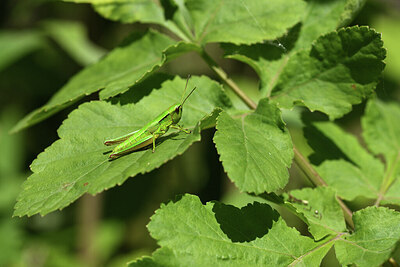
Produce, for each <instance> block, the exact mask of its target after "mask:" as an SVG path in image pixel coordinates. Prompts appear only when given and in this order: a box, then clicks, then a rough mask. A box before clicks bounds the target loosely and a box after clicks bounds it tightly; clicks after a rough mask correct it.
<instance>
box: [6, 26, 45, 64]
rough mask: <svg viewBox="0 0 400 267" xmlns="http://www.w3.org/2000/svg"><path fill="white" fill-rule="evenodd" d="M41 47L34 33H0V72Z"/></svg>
mask: <svg viewBox="0 0 400 267" xmlns="http://www.w3.org/2000/svg"><path fill="white" fill-rule="evenodd" d="M43 45H44V42H43V39H42V35H41V34H40V33H39V32H36V31H0V71H1V70H2V69H4V68H6V67H8V66H9V65H11V64H12V63H14V62H15V61H17V60H18V59H20V58H22V57H23V56H25V55H27V54H29V53H31V52H33V51H35V50H37V49H39V48H40V47H42V46H43Z"/></svg>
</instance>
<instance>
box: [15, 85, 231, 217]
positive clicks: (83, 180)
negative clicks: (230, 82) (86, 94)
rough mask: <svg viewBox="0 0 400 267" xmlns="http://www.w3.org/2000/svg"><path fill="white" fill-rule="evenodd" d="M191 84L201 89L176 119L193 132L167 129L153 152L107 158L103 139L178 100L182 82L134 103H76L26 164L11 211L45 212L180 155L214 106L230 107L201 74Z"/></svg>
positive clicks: (133, 126) (133, 127)
mask: <svg viewBox="0 0 400 267" xmlns="http://www.w3.org/2000/svg"><path fill="white" fill-rule="evenodd" d="M192 84H196V86H198V87H199V88H201V89H202V90H198V91H196V92H195V93H194V94H193V95H192V96H191V97H190V98H189V99H188V100H187V103H186V104H185V106H184V115H183V118H182V120H181V122H182V124H183V125H185V127H188V128H191V129H193V133H192V134H185V133H177V132H172V133H171V134H169V135H167V136H165V137H163V138H162V139H160V141H159V142H158V143H159V145H158V146H157V149H156V151H155V153H154V154H153V153H152V151H151V150H141V151H137V152H135V153H131V154H129V155H127V156H124V157H121V158H120V159H118V160H114V161H111V160H109V159H108V156H109V152H111V149H110V147H106V146H104V145H103V143H104V141H105V140H106V139H107V138H112V137H116V136H121V135H122V134H124V133H127V132H132V131H134V130H137V129H139V128H141V127H142V126H143V125H144V124H146V123H147V122H148V121H150V120H152V119H153V118H154V117H155V116H156V114H159V113H161V112H162V111H164V110H165V109H167V108H168V107H169V106H171V105H173V104H175V103H179V101H180V98H181V95H182V93H183V88H184V87H185V80H182V79H180V78H175V79H174V80H173V81H166V82H165V83H163V84H162V85H161V89H160V90H156V91H154V92H153V93H152V94H151V95H150V96H148V97H145V98H143V99H142V100H141V101H140V102H138V103H137V104H127V105H123V106H120V105H112V104H111V103H107V102H102V101H93V102H90V103H86V104H83V105H81V106H80V107H79V108H78V109H77V110H76V111H74V112H72V113H71V115H70V116H69V118H68V119H67V120H65V121H64V123H63V125H62V126H61V127H60V129H59V130H58V134H59V136H60V140H58V141H56V142H55V143H54V144H53V145H52V146H50V147H49V148H47V149H46V150H45V151H44V152H43V153H41V154H40V155H39V156H38V158H37V159H36V160H35V161H34V162H33V163H32V165H31V169H32V171H33V172H34V173H33V174H32V175H31V176H30V177H29V178H28V180H27V181H26V182H25V183H24V188H23V192H22V194H21V195H20V196H19V198H18V203H17V205H16V210H15V213H14V214H15V215H17V216H22V215H25V214H26V215H33V214H35V213H39V212H40V213H41V214H42V215H45V214H47V213H49V212H51V211H54V210H56V209H60V208H63V207H65V206H68V205H69V204H70V203H71V202H72V201H74V200H76V199H77V198H79V197H80V196H81V195H83V194H84V193H86V192H88V193H91V194H96V193H99V192H101V191H103V190H105V189H108V188H110V187H113V186H115V185H117V184H119V185H120V184H122V183H123V182H124V181H125V180H126V179H127V178H128V177H133V176H135V175H136V174H139V173H146V172H149V171H151V170H153V169H154V168H157V167H159V166H160V165H162V164H163V163H165V162H166V161H168V160H170V159H172V158H174V157H175V156H177V155H180V154H182V153H183V152H184V151H185V150H186V149H187V148H188V147H189V146H190V145H191V144H192V143H193V142H196V141H199V140H200V131H201V130H202V129H203V128H204V125H206V126H208V127H209V126H210V122H209V120H208V118H207V117H208V116H209V115H210V114H211V113H213V111H214V109H215V108H225V109H226V108H229V107H230V102H229V99H227V97H226V96H225V95H224V93H223V91H222V89H221V87H220V86H219V85H218V84H217V83H215V82H213V81H211V80H210V79H208V78H206V77H193V78H192V80H191V82H190V84H189V86H191V85H192ZM140 87H141V86H140V85H139V86H137V87H134V88H133V89H134V90H140V89H141V88H140ZM200 121H205V122H206V123H205V124H202V123H201V122H200Z"/></svg>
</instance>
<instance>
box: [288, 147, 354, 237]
mask: <svg viewBox="0 0 400 267" xmlns="http://www.w3.org/2000/svg"><path fill="white" fill-rule="evenodd" d="M293 150H294V161H295V162H296V164H297V166H299V168H300V169H301V170H302V171H303V173H304V174H305V175H306V176H307V178H308V179H309V180H310V181H311V182H312V183H313V184H314V185H315V186H327V184H326V182H325V181H324V180H323V179H322V178H321V176H320V175H319V174H318V173H317V172H316V170H315V169H314V168H313V166H312V165H311V164H310V162H308V160H307V159H306V158H305V157H304V156H303V155H302V154H301V153H300V151H299V150H298V149H297V148H296V146H294V145H293ZM337 200H338V202H339V205H340V207H341V208H342V211H343V214H344V218H345V220H346V222H347V224H348V225H349V226H350V227H351V229H354V222H353V219H352V216H353V213H352V212H351V210H350V209H349V208H348V207H347V206H346V204H345V203H344V202H343V200H342V199H340V198H339V197H337Z"/></svg>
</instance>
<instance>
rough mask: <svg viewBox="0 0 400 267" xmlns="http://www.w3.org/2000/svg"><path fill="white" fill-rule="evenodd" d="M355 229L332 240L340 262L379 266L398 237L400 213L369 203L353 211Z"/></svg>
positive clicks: (399, 234)
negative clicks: (336, 239)
mask: <svg viewBox="0 0 400 267" xmlns="http://www.w3.org/2000/svg"><path fill="white" fill-rule="evenodd" d="M353 221H354V224H355V232H354V233H353V234H351V235H345V236H342V237H341V238H340V239H339V240H338V241H336V244H335V251H336V256H337V258H338V260H339V262H340V263H341V264H343V265H350V264H356V265H357V266H368V267H369V266H380V265H381V264H383V263H384V262H385V261H386V260H388V259H389V258H390V254H391V252H392V251H393V249H394V247H395V245H396V243H397V242H398V241H399V239H400V213H399V212H396V211H394V210H391V209H388V208H382V207H380V208H377V207H368V208H366V209H363V210H360V211H357V212H356V213H354V215H353Z"/></svg>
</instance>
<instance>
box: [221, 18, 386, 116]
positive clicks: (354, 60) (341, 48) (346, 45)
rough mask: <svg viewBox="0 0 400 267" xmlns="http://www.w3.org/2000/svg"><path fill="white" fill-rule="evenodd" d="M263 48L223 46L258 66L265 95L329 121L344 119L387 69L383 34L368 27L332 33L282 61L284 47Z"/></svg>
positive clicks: (252, 64)
mask: <svg viewBox="0 0 400 267" xmlns="http://www.w3.org/2000/svg"><path fill="white" fill-rule="evenodd" d="M294 30H295V29H294ZM288 42H289V43H291V42H292V40H289V41H288ZM284 43H285V42H284ZM265 46H266V47H264V45H257V46H251V47H247V48H246V47H237V48H234V47H229V46H227V47H228V48H227V47H225V49H226V50H227V51H228V53H229V54H234V55H231V56H229V57H231V58H236V59H239V60H241V61H244V62H246V63H248V64H250V65H251V66H252V67H253V68H254V69H255V70H256V72H257V73H258V74H259V75H260V77H261V80H262V82H261V87H262V88H264V89H262V90H263V92H262V94H264V95H268V96H269V95H270V96H271V99H273V101H274V102H276V103H277V104H278V105H279V106H281V107H284V108H291V107H293V106H294V105H305V106H306V107H308V108H309V109H310V110H312V111H314V110H319V111H321V112H323V113H325V114H327V115H329V117H330V118H331V119H334V118H338V117H341V116H342V115H343V114H345V113H347V112H349V111H350V110H351V107H352V105H354V104H358V103H360V102H361V101H362V100H363V99H364V98H365V97H367V96H369V95H370V94H371V93H372V92H373V90H374V89H375V86H376V84H377V82H378V78H379V76H380V74H381V72H382V70H383V68H384V63H383V62H382V60H383V59H384V58H385V50H384V48H383V47H382V46H383V42H382V40H381V37H380V34H378V33H377V32H375V31H374V30H372V29H369V28H367V27H357V26H356V27H351V28H345V29H341V30H339V31H337V32H331V33H329V34H327V35H324V36H321V37H320V38H318V39H317V41H315V43H313V46H312V48H311V49H310V50H300V51H298V52H296V53H293V54H290V57H289V56H286V57H284V58H282V59H281V56H282V52H280V51H282V49H281V48H279V47H277V46H276V44H268V45H265ZM266 49H269V50H266ZM281 61H282V62H281ZM267 77H268V78H267Z"/></svg>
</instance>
